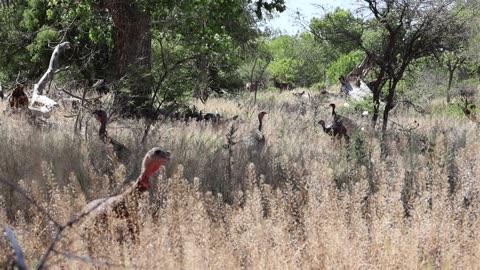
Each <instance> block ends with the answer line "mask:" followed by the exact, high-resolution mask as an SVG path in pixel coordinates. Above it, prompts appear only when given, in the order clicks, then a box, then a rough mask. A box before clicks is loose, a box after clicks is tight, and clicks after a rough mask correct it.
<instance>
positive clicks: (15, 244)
mask: <svg viewBox="0 0 480 270" xmlns="http://www.w3.org/2000/svg"><path fill="white" fill-rule="evenodd" d="M3 230H4V231H5V233H6V234H7V237H8V240H9V241H10V244H11V245H12V247H13V250H14V251H15V255H17V259H16V264H17V266H18V269H20V270H27V269H28V268H27V265H26V264H25V258H24V257H23V252H22V249H21V248H20V245H19V244H18V241H17V238H16V237H15V233H14V232H13V230H12V229H11V228H10V227H9V226H8V225H3Z"/></svg>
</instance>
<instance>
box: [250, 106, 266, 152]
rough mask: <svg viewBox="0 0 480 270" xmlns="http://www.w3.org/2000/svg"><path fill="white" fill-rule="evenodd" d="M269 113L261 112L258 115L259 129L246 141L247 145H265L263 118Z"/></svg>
mask: <svg viewBox="0 0 480 270" xmlns="http://www.w3.org/2000/svg"><path fill="white" fill-rule="evenodd" d="M266 114H268V113H267V112H260V113H259V114H258V129H255V130H253V131H252V132H251V134H250V136H249V137H248V138H247V139H246V143H247V144H248V145H249V146H255V145H256V146H260V147H262V146H263V145H265V135H264V134H263V131H262V128H263V118H264V117H265V115H266Z"/></svg>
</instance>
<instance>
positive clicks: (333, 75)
mask: <svg viewBox="0 0 480 270" xmlns="http://www.w3.org/2000/svg"><path fill="white" fill-rule="evenodd" d="M364 57H365V54H364V53H363V52H362V51H359V50H355V51H351V52H349V53H347V54H344V55H341V56H340V57H339V58H338V59H337V60H336V61H334V62H333V63H331V64H330V66H329V67H328V68H327V81H328V83H330V84H333V83H336V82H338V78H339V77H340V76H345V75H346V74H348V73H349V72H350V71H352V70H353V68H355V67H356V66H357V65H358V64H359V63H360V62H361V61H362V59H363V58H364Z"/></svg>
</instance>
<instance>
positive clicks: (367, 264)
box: [0, 93, 480, 269]
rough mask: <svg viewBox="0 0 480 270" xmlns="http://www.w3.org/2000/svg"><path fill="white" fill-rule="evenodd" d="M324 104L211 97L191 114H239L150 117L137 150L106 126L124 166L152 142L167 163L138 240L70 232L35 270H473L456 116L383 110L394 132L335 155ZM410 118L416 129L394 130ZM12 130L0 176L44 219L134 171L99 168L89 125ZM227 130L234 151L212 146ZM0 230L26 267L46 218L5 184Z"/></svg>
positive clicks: (471, 214)
mask: <svg viewBox="0 0 480 270" xmlns="http://www.w3.org/2000/svg"><path fill="white" fill-rule="evenodd" d="M329 102H330V101H329V100H327V99H323V98H316V99H315V100H314V101H311V100H302V99H299V98H294V97H293V96H292V95H291V93H284V94H281V95H278V94H277V95H275V94H263V95H261V96H260V97H259V100H258V102H257V104H256V105H253V104H252V102H251V100H249V99H239V100H233V99H232V100H226V99H215V100H211V101H209V103H207V105H206V107H202V106H203V105H200V104H197V106H199V107H200V108H201V109H203V110H205V111H219V112H220V113H223V114H226V115H229V116H233V115H237V114H238V115H240V119H241V120H239V121H236V122H234V123H225V124H223V125H212V124H210V123H197V122H194V123H182V122H170V121H164V122H159V123H157V124H156V125H155V126H154V127H153V129H152V131H151V134H150V136H149V139H148V141H147V143H146V145H145V146H141V145H140V144H139V143H138V138H139V137H140V135H141V134H142V123H137V122H130V121H117V122H116V123H112V125H111V126H110V130H109V134H110V135H111V136H112V137H114V138H116V139H117V140H119V141H121V142H124V143H125V144H126V145H127V146H128V147H130V148H131V149H132V151H133V152H134V153H135V155H136V156H137V157H138V159H137V160H138V162H140V157H141V155H142V154H143V153H144V152H145V151H146V149H148V148H150V147H152V146H157V145H158V146H160V147H162V148H164V149H167V150H172V151H173V152H174V153H175V155H176V158H175V159H174V160H173V161H172V162H170V163H169V164H168V165H167V167H166V168H165V169H164V170H162V171H161V172H160V173H159V174H158V176H156V177H155V178H154V179H152V182H153V183H152V184H153V185H152V190H151V191H150V192H149V194H147V195H146V196H144V197H143V198H142V203H141V206H140V209H141V214H140V218H141V224H142V226H141V227H142V229H141V232H140V235H139V242H138V243H137V244H132V243H128V242H126V243H119V242H117V241H116V240H115V233H116V231H118V229H119V228H122V226H125V225H124V224H121V222H119V223H118V224H117V223H115V224H110V225H109V226H110V227H109V228H108V229H106V230H105V231H102V232H98V233H97V235H96V236H95V238H94V239H93V240H89V241H87V240H86V239H85V238H84V236H83V234H82V233H81V232H80V231H79V230H78V229H77V228H78V227H75V226H74V227H73V228H70V229H68V230H67V231H66V232H64V233H63V234H62V238H61V240H60V242H59V243H58V245H57V246H56V250H57V251H59V252H61V253H62V252H63V255H62V254H59V253H54V254H53V255H52V256H51V257H50V258H49V260H48V261H47V266H48V267H49V268H51V269H84V268H91V267H92V265H91V264H89V263H85V262H82V261H81V260H78V258H77V259H75V258H72V257H71V256H70V258H68V256H65V252H66V253H68V254H75V255H78V256H91V257H92V258H95V259H97V260H101V261H103V262H108V263H110V264H99V266H98V267H100V268H112V267H114V266H119V267H120V268H129V269H237V268H244V269H418V268H420V269H479V268H480V261H479V260H480V256H479V255H480V241H479V240H480V238H479V233H480V230H479V229H480V226H479V219H478V218H477V217H478V216H479V214H480V213H479V209H480V207H479V206H480V197H479V188H480V187H479V184H478V182H479V181H478V175H480V174H479V172H480V171H479V160H480V159H479V158H480V143H478V141H479V140H478V139H479V138H478V135H477V134H478V129H477V127H475V126H473V125H472V124H470V123H469V122H467V120H466V119H463V118H460V117H447V116H441V117H439V116H435V115H427V116H420V115H414V114H408V115H402V114H401V113H398V114H397V115H394V116H393V119H392V120H394V121H395V122H396V123H398V124H399V126H401V127H402V128H398V126H397V127H392V128H391V131H390V132H389V134H388V135H387V137H386V138H387V139H386V141H385V143H384V144H382V142H381V140H380V135H379V134H376V133H375V132H371V131H367V132H362V133H360V134H358V135H356V136H355V138H352V142H351V144H350V145H349V146H347V145H346V144H345V143H341V142H337V141H333V140H332V139H331V138H330V137H328V136H327V135H326V134H324V133H323V132H322V130H321V128H320V127H319V126H318V125H317V124H316V122H318V120H319V119H321V118H324V119H330V117H331V116H330V110H329V109H328V106H327V105H328V103H329ZM260 110H265V111H268V112H269V114H268V116H267V117H266V118H265V135H266V138H267V143H266V146H265V147H264V148H263V149H261V150H258V149H255V148H250V147H247V146H245V145H244V144H243V143H242V142H241V140H242V138H243V137H245V136H246V135H247V134H248V133H249V131H250V130H251V129H254V128H255V127H256V126H257V122H256V116H255V114H254V113H252V112H253V111H260ZM349 116H350V117H351V118H354V119H355V120H356V121H357V122H359V123H364V122H365V123H367V122H368V120H365V119H362V118H361V117H359V116H358V117H357V116H356V115H355V114H353V113H352V114H350V115H349ZM57 119H61V117H58V118H57ZM415 120H416V121H417V122H419V124H420V126H419V127H418V128H410V127H413V122H414V121H415ZM59 121H60V120H59ZM25 122H26V121H25V119H21V116H19V115H18V114H15V115H13V116H11V117H7V116H5V115H0V123H1V124H0V142H1V143H0V153H1V156H0V176H3V177H5V176H6V177H8V178H10V179H12V180H13V181H15V182H16V183H18V185H19V186H20V187H22V188H23V189H25V190H27V191H28V194H29V195H30V196H31V197H33V198H34V199H35V200H36V201H37V202H39V203H40V204H41V205H42V206H43V207H45V208H46V209H48V211H49V213H50V214H51V215H52V216H53V217H54V218H55V219H56V220H58V221H60V222H65V221H67V220H68V219H69V218H70V217H71V216H73V215H74V214H75V213H77V212H78V211H79V210H80V209H81V208H82V207H83V206H84V205H85V204H86V202H88V201H90V200H92V199H96V198H99V197H102V196H107V195H110V194H112V193H114V192H115V190H116V189H118V187H121V186H122V183H123V182H124V179H125V177H126V176H125V175H127V174H128V170H130V168H133V169H132V170H137V171H138V164H129V165H128V166H127V167H128V168H125V167H123V166H119V165H118V164H115V163H113V164H112V162H111V161H110V160H108V159H106V158H105V156H106V153H105V149H104V147H103V145H102V144H101V143H100V141H99V140H98V137H97V134H96V130H95V129H96V128H97V127H98V126H97V125H96V123H93V122H91V123H90V124H89V129H88V130H87V132H86V133H87V136H86V137H87V138H88V139H87V140H85V136H82V137H81V138H79V137H76V136H73V123H71V122H70V121H69V120H65V119H62V120H61V122H59V123H58V124H56V125H54V126H52V127H50V128H43V129H38V128H35V127H32V126H29V125H26V124H25ZM451 123H455V124H456V125H455V126H454V127H452V126H451ZM232 124H233V125H234V126H235V128H234V129H231V125H232ZM229 131H230V133H231V134H230V135H229V136H230V137H231V138H232V140H231V141H234V142H237V143H231V144H230V145H228V143H227V139H226V134H227V133H228V132H229ZM229 147H230V149H231V151H229ZM135 165H137V166H135ZM0 221H1V223H7V224H9V225H11V227H13V229H14V231H15V233H16V234H17V237H18V240H19V242H20V244H21V246H22V248H23V250H24V253H25V254H26V258H27V262H28V264H29V265H30V266H34V265H35V264H36V263H37V262H38V260H39V259H40V257H41V255H42V253H43V251H44V250H45V248H46V246H47V245H48V243H49V241H50V239H51V237H52V234H53V232H54V231H55V228H54V226H53V224H52V222H50V221H49V220H48V219H46V218H45V217H44V216H43V215H42V214H40V213H39V212H38V211H37V210H36V209H35V208H34V207H33V206H32V205H31V204H29V203H27V202H26V200H25V199H24V198H22V197H21V196H20V195H19V194H17V193H15V192H14V191H13V190H11V189H9V188H6V187H5V186H2V188H1V190H0ZM0 252H1V253H0V265H1V266H2V267H4V266H5V265H7V263H8V260H10V259H11V256H10V255H11V250H10V249H9V248H8V244H7V243H6V242H5V241H4V239H3V238H2V239H1V240H0ZM96 262H97V263H100V262H99V261H96Z"/></svg>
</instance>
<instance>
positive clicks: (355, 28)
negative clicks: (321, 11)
mask: <svg viewBox="0 0 480 270" xmlns="http://www.w3.org/2000/svg"><path fill="white" fill-rule="evenodd" d="M360 22H361V19H359V18H355V17H354V16H353V14H352V12H351V11H349V10H344V9H341V8H337V9H336V10H335V11H334V12H331V13H327V14H326V15H325V16H323V17H322V18H313V19H312V20H311V21H310V30H311V32H312V33H313V34H314V35H315V37H316V39H317V40H318V41H319V42H320V43H322V42H328V43H329V44H330V46H331V49H333V51H334V52H335V54H336V55H339V54H346V53H349V52H350V51H352V50H355V49H357V48H358V43H357V40H359V39H360V37H361V36H362V29H361V27H360ZM347 29H348V35H349V37H346V36H345V35H344V34H345V32H344V30H347Z"/></svg>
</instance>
